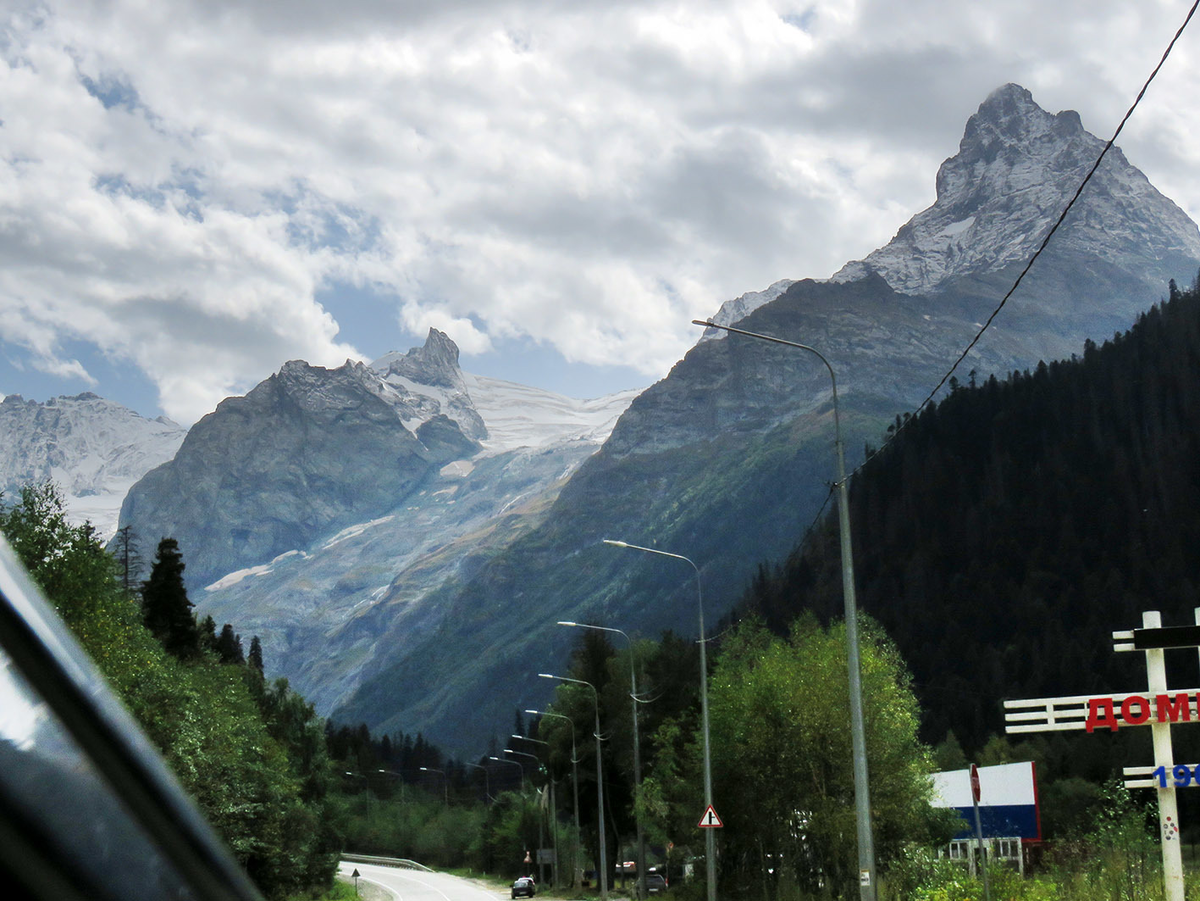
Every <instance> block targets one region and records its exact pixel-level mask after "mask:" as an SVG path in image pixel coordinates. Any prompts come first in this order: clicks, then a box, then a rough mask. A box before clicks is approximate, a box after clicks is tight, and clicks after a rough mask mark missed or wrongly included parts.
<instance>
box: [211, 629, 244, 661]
mask: <svg viewBox="0 0 1200 901" xmlns="http://www.w3.org/2000/svg"><path fill="white" fill-rule="evenodd" d="M216 650H217V657H218V658H219V659H220V661H221V662H222V663H238V664H241V663H245V662H246V655H245V654H244V653H242V636H240V635H238V634H237V633H235V632H234V631H233V626H232V625H230V624H229V623H226V624H225V625H224V626H223V627H222V629H221V634H220V635H219V636H218V637H217V641H216Z"/></svg>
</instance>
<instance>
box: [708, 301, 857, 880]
mask: <svg viewBox="0 0 1200 901" xmlns="http://www.w3.org/2000/svg"><path fill="white" fill-rule="evenodd" d="M692 324H693V325H703V326H707V327H708V328H715V329H721V330H722V331H726V332H732V333H733V334H735V335H745V336H746V337H748V338H758V339H759V340H760V341H770V342H771V343H772V344H782V345H784V346H785V347H795V348H798V349H799V350H806V351H808V352H809V353H811V354H815V355H816V356H817V357H818V358H820V360H821V362H822V363H824V364H825V368H826V369H828V370H829V381H830V384H831V385H832V386H833V430H834V446H835V447H836V449H837V488H838V523H839V525H840V533H841V550H842V602H843V605H844V607H845V617H846V644H847V645H848V648H847V654H846V656H847V658H848V661H849V669H850V738H851V744H852V745H853V754H854V807H855V813H856V818H857V825H858V870H859V894H860V897H861V898H862V901H875V843H874V839H873V838H872V835H871V791H870V784H869V777H868V774H867V736H866V726H865V725H864V720H863V703H862V665H861V662H860V659H861V658H860V656H859V646H858V600H857V598H856V596H855V593H854V555H853V553H852V552H851V545H850V496H849V491H848V489H847V487H846V459H845V453H844V451H843V448H842V425H841V420H840V418H839V415H838V395H837V376H836V375H834V372H833V367H832V366H830V365H829V361H828V360H827V359H825V356H824V354H822V353H821V352H820V351H819V350H817V349H816V348H814V347H809V346H808V345H807V344H798V343H796V342H795V341H785V340H783V339H782V338H776V337H774V336H772V335H760V334H758V333H757V332H747V331H744V330H743V329H739V328H733V327H731V326H728V325H717V323H715V322H712V321H711V320H701V319H693V320H692ZM710 901H711V899H710Z"/></svg>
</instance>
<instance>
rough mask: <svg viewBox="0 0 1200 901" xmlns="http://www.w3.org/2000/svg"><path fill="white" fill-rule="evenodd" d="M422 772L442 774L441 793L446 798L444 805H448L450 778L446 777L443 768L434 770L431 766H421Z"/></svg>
mask: <svg viewBox="0 0 1200 901" xmlns="http://www.w3.org/2000/svg"><path fill="white" fill-rule="evenodd" d="M421 772H422V773H441V774H442V795H443V797H444V798H445V800H446V807H447V808H449V807H450V780H449V779H447V778H446V773H445V771H444V770H435V769H434V768H433V767H431V766H423V767H421Z"/></svg>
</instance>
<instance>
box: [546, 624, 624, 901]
mask: <svg viewBox="0 0 1200 901" xmlns="http://www.w3.org/2000/svg"><path fill="white" fill-rule="evenodd" d="M558 625H560V626H571V627H573V628H576V629H595V630H596V631H597V632H615V633H616V634H617V635H620V636H622V637H623V638H624V639H625V641H626V642H627V643H628V644H629V689H630V695H629V697H630V698H632V699H633V796H634V804H633V818H634V822H635V823H636V825H637V895H638V897H639V898H645V897H646V838H645V833H643V831H642V815H641V811H640V810H639V809H638V808H639V807H640V805H641V800H642V755H641V751H640V749H639V746H638V689H637V668H636V667H635V666H634V660H633V657H634V654H633V640H632V639H631V638H630V637H629V636H628V635H626V634H625V633H624V632H622V631H621V630H620V629H611V628H609V627H608V626H593V625H591V624H589V623H571V622H563V621H561V620H560V621H559V623H558Z"/></svg>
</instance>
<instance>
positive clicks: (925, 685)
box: [741, 282, 1200, 749]
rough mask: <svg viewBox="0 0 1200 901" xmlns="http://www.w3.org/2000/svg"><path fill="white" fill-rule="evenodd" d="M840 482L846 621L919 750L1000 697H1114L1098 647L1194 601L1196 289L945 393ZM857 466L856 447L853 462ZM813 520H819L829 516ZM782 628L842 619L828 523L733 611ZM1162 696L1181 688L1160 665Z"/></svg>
mask: <svg viewBox="0 0 1200 901" xmlns="http://www.w3.org/2000/svg"><path fill="white" fill-rule="evenodd" d="M952 385H953V391H952V393H951V394H950V395H949V396H947V397H946V398H945V399H944V400H943V401H942V402H941V403H939V404H937V405H936V406H930V407H927V408H926V409H925V410H924V411H922V412H921V413H920V414H919V415H918V416H916V417H913V418H912V419H911V421H905V420H901V419H899V418H898V419H897V421H896V424H895V425H894V426H892V427H891V428H890V429H889V436H888V437H891V438H893V440H890V441H886V442H885V443H884V446H883V448H882V449H881V450H879V451H878V452H877V453H874V454H873V455H872V456H870V459H869V460H868V462H867V463H866V464H865V465H864V467H863V469H862V470H861V471H860V472H859V473H858V474H857V475H856V476H855V478H854V479H853V481H852V484H851V516H852V523H853V541H854V550H855V565H856V570H857V584H858V589H859V594H858V598H859V606H860V608H861V609H862V610H864V611H865V612H867V613H868V614H869V615H870V616H872V617H874V618H875V619H876V620H877V621H878V622H880V623H881V624H882V625H883V626H884V628H885V629H886V631H887V633H888V635H889V636H890V637H891V638H892V639H893V640H894V641H895V642H896V644H897V646H898V647H899V649H900V651H901V654H902V655H903V657H904V658H905V660H906V661H907V662H908V664H909V666H910V667H911V669H912V673H913V676H914V679H915V686H916V689H917V693H918V695H919V697H920V700H921V704H922V709H923V717H924V719H923V730H922V731H923V735H924V736H925V738H926V739H927V740H930V741H933V742H938V741H941V740H942V739H943V738H944V737H945V736H946V734H947V731H948V730H952V731H953V732H954V733H955V735H956V736H957V737H958V739H959V740H960V741H961V742H962V744H963V745H964V747H966V748H967V749H972V748H974V749H978V748H980V747H981V746H982V744H983V743H984V742H985V741H986V739H987V737H988V736H989V735H990V734H993V733H1000V732H1002V731H1003V711H1002V706H1001V701H1002V699H1004V698H1020V697H1043V696H1051V695H1067V694H1076V693H1080V694H1081V693H1085V692H1089V691H1093V690H1094V691H1103V692H1113V691H1133V690H1136V689H1138V688H1139V687H1144V686H1145V684H1146V681H1145V679H1146V676H1145V669H1144V666H1143V662H1142V660H1141V659H1140V656H1139V655H1134V654H1116V653H1114V652H1113V649H1112V639H1111V632H1112V631H1113V630H1114V629H1129V628H1135V627H1138V626H1140V625H1141V611H1143V610H1160V611H1162V615H1163V622H1164V624H1165V625H1182V624H1190V623H1191V622H1193V612H1192V610H1193V607H1195V606H1197V604H1200V592H1198V586H1200V540H1198V539H1200V292H1198V291H1197V288H1196V287H1193V288H1192V289H1191V290H1189V291H1186V292H1180V291H1178V290H1177V289H1176V287H1175V284H1174V282H1172V283H1171V286H1170V298H1169V299H1168V300H1167V301H1164V302H1163V303H1162V304H1160V305H1158V306H1156V307H1154V308H1153V309H1151V310H1150V311H1149V312H1147V313H1145V314H1144V315H1142V316H1141V317H1140V318H1139V320H1138V321H1137V323H1136V324H1135V325H1134V327H1133V328H1132V329H1130V330H1129V331H1128V332H1127V333H1125V334H1122V335H1117V336H1114V338H1113V339H1112V340H1111V341H1106V342H1105V343H1104V345H1103V346H1096V345H1095V344H1093V343H1091V342H1088V344H1087V345H1086V346H1085V347H1084V348H1083V355H1082V357H1075V358H1073V359H1071V360H1069V361H1064V362H1056V363H1051V364H1048V365H1047V364H1044V363H1043V364H1040V365H1039V366H1038V367H1037V368H1036V370H1035V371H1033V372H1028V371H1026V372H1014V373H1012V374H1011V376H1010V377H1009V378H1007V379H1005V380H1003V381H1001V380H998V379H996V378H994V377H993V378H989V379H987V380H986V381H980V382H979V383H976V379H975V376H974V374H973V373H972V374H971V375H970V376H968V384H966V385H959V384H957V383H956V382H953V383H952ZM868 453H870V449H868ZM831 509H832V505H831ZM741 606H742V609H743V610H744V611H747V612H750V611H754V612H758V613H760V614H762V615H763V616H764V617H765V618H766V619H767V621H768V622H769V623H770V624H771V626H772V627H773V628H774V629H776V630H783V629H785V628H786V627H787V625H788V624H789V623H790V622H791V621H792V620H793V619H794V617H795V616H796V615H797V613H798V612H799V611H800V610H802V609H813V610H815V611H816V612H817V613H818V615H820V616H822V617H827V618H836V617H840V616H841V614H842V588H841V575H840V568H839V557H838V545H837V519H836V512H834V513H832V514H830V515H829V517H828V518H827V519H826V520H825V522H824V523H822V525H821V527H820V528H818V529H817V530H816V531H814V533H813V534H812V535H810V536H809V540H808V541H806V542H805V543H804V544H802V545H801V546H800V547H799V548H798V549H797V550H796V551H795V552H793V554H792V555H791V556H790V558H789V559H788V560H787V561H786V562H785V563H784V564H782V565H779V566H778V567H775V568H774V569H768V568H767V567H765V566H764V567H763V568H762V569H761V570H760V572H759V574H758V577H757V578H756V579H755V580H754V582H753V584H752V586H751V587H750V589H749V590H748V591H747V593H746V595H745V596H744V598H743V600H742V605H741ZM1168 665H1169V666H1170V667H1173V669H1172V672H1171V685H1172V686H1173V687H1175V686H1178V687H1180V688H1185V687H1193V686H1195V685H1196V684H1197V680H1198V678H1200V677H1198V676H1197V673H1196V655H1195V653H1194V652H1190V651H1188V652H1169V654H1168Z"/></svg>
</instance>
